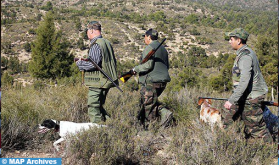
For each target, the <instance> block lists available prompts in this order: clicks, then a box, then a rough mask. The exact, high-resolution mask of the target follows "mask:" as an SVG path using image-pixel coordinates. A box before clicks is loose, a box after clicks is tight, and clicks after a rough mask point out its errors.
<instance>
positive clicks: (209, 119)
mask: <svg viewBox="0 0 279 165" xmlns="http://www.w3.org/2000/svg"><path fill="white" fill-rule="evenodd" d="M211 103H212V101H211V99H199V101H198V105H201V111H200V120H201V121H202V122H204V123H208V124H209V125H210V126H211V130H212V131H213V127H214V125H215V124H217V125H218V126H219V127H220V128H223V124H222V121H221V113H220V111H219V110H217V109H216V108H213V107H211Z"/></svg>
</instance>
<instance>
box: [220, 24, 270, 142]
mask: <svg viewBox="0 0 279 165" xmlns="http://www.w3.org/2000/svg"><path fill="white" fill-rule="evenodd" d="M226 35H227V36H228V37H230V40H229V43H230V45H231V47H232V48H233V49H234V50H236V54H237V56H236V59H235V61H234V64H233V68H232V80H233V94H232V95H231V96H230V98H229V99H228V101H226V102H225V104H224V107H225V109H223V114H222V117H223V123H224V128H225V129H227V128H228V127H229V126H230V125H231V124H232V123H233V121H234V119H236V118H237V116H241V118H242V120H243V121H244V124H245V129H244V132H245V135H246V139H248V140H249V139H256V138H257V139H263V140H264V141H265V142H272V137H271V134H270V133H269V131H268V129H267V128H266V123H265V121H264V120H263V109H262V105H261V101H263V100H264V98H265V95H266V94H267V92H268V88H267V85H266V83H265V80H264V78H263V75H262V73H261V70H260V66H259V61H258V58H257V56H256V53H255V52H254V51H253V50H252V49H251V48H250V47H249V46H248V45H247V44H246V42H247V39H248V36H249V33H248V32H247V31H245V30H244V29H242V28H236V29H234V30H233V31H232V32H228V33H226Z"/></svg>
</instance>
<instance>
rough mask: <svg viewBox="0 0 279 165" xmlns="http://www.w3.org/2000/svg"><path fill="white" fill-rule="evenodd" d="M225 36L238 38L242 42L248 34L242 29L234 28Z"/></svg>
mask: <svg viewBox="0 0 279 165" xmlns="http://www.w3.org/2000/svg"><path fill="white" fill-rule="evenodd" d="M225 34H226V36H229V37H238V38H241V39H243V40H247V39H248V37H249V33H248V32H247V31H245V30H244V29H242V28H236V29H234V30H233V31H231V32H227V33H225Z"/></svg>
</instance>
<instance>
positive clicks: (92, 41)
mask: <svg viewBox="0 0 279 165" xmlns="http://www.w3.org/2000/svg"><path fill="white" fill-rule="evenodd" d="M98 38H103V37H102V35H99V36H96V37H94V38H93V39H92V40H91V41H90V44H92V43H94V42H96V40H97V39H98Z"/></svg>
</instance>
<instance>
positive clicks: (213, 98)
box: [199, 97, 228, 100]
mask: <svg viewBox="0 0 279 165" xmlns="http://www.w3.org/2000/svg"><path fill="white" fill-rule="evenodd" d="M200 99H212V100H228V99H227V98H215V97H199V100H200Z"/></svg>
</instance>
